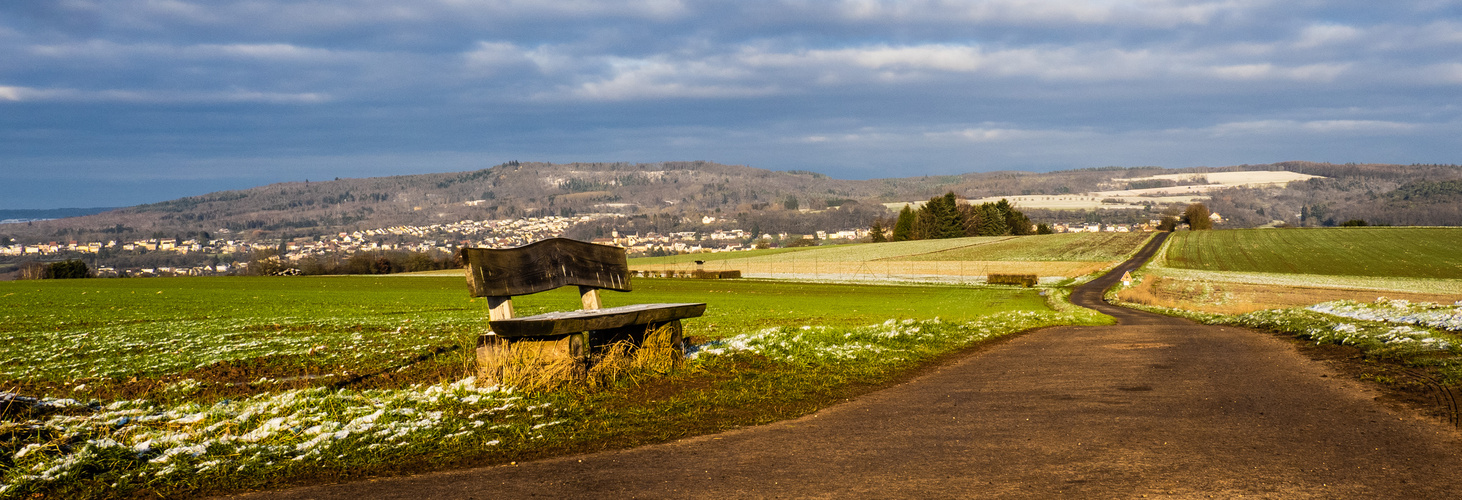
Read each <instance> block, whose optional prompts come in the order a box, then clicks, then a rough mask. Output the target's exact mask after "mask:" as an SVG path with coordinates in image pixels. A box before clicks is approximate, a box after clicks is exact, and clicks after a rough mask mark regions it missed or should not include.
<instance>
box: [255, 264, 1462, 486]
mask: <svg viewBox="0 0 1462 500" xmlns="http://www.w3.org/2000/svg"><path fill="white" fill-rule="evenodd" d="M1160 243H1161V238H1157V239H1154V240H1153V242H1151V243H1150V244H1149V246H1148V247H1146V248H1144V250H1143V251H1142V252H1139V254H1138V255H1137V256H1136V257H1135V258H1134V259H1133V260H1131V261H1129V262H1128V263H1126V264H1124V265H1123V266H1121V267H1119V268H1118V269H1116V270H1114V271H1113V272H1111V273H1109V274H1107V275H1106V276H1103V277H1102V278H1099V279H1097V280H1094V281H1093V282H1092V283H1090V284H1088V285H1087V286H1084V287H1082V288H1080V289H1078V291H1077V293H1074V294H1073V296H1072V301H1073V302H1075V303H1077V304H1079V305H1083V306H1086V307H1091V308H1095V309H1098V310H1101V311H1103V312H1106V313H1108V314H1111V315H1113V316H1114V317H1117V318H1118V320H1119V321H1120V324H1119V325H1115V326H1101V327H1057V328H1047V329H1042V330H1037V331H1033V332H1030V333H1028V334H1026V335H1023V336H1020V337H1018V338H1015V339H1012V340H1010V341H1008V342H1004V343H999V344H996V345H993V346H989V347H987V348H985V349H980V350H977V351H975V352H973V353H971V354H970V355H968V356H966V357H965V358H963V359H960V360H957V361H953V362H951V363H949V364H947V365H943V366H939V367H936V368H934V369H932V370H930V371H929V372H928V373H927V374H926V375H923V376H921V377H919V378H916V379H914V380H912V381H910V382H908V383H905V384H902V385H898V386H895V387H892V388H889V389H886V390H883V391H879V392H875V393H872V394H869V395H866V396H863V397H860V398H857V399H855V400H852V401H849V402H847V403H844V404H841V405H838V406H835V407H831V408H827V409H824V410H822V411H820V412H818V413H815V414H813V415H808V416H806V417H803V418H799V419H795V420H790V421H784V422H779V423H776V424H771V425H765V426H759V427H752V428H745V429H740V430H736V431H732V432H726V433H722V434H715V435H706V436H699V437H694V438H689V439H685V440H681V441H677V442H671V443H665V444H660V445H653V446H645V447H640V448H635V449H629V450H621V451H612V452H604V453H594V454H587V455H578V456H569V457H560V458H554V459H548V460H542V461H537V462H531V463H523V464H516V465H509V466H498V467H486V468H479V469H471V470H459V471H449V472H441V473H432V474H424V475H418V476H411V477H402V478H389V479H380V480H375V481H367V482H358V483H347V484H340V485H322V486H317V487H311V488H303V489H295V490H287V491H276V492H266V493H262V494H260V495H261V496H267V497H271V498H348V499H354V498H362V497H369V498H413V499H414V498H488V497H509V498H517V497H530V496H543V497H594V498H602V497H616V498H619V497H653V498H666V497H669V498H687V497H693V498H763V497H820V498H825V497H880V498H888V497H900V498H901V497H933V498H955V497H959V498H964V497H1002V498H1048V497H1054V496H1058V495H1069V496H1075V497H1084V498H1091V497H1095V498H1135V497H1142V496H1152V497H1158V496H1162V497H1167V498H1208V497H1219V498H1235V497H1260V498H1455V497H1456V496H1457V492H1458V491H1462V474H1458V473H1457V471H1458V465H1457V464H1458V458H1459V454H1462V437H1459V434H1458V432H1457V431H1456V429H1454V428H1453V427H1452V426H1450V425H1445V424H1442V423H1440V422H1438V421H1436V420H1433V419H1430V418H1426V417H1418V416H1416V415H1414V414H1411V413H1408V412H1397V411H1393V410H1391V409H1388V408H1387V407H1385V406H1383V405H1381V404H1380V403H1378V402H1377V401H1376V399H1377V398H1376V393H1375V392H1374V391H1373V390H1371V389H1368V388H1366V387H1365V386H1363V385H1361V384H1358V383H1355V382H1353V381H1350V380H1348V379H1344V378H1343V377H1339V376H1337V375H1338V374H1337V373H1336V372H1335V371H1334V370H1332V369H1330V368H1329V367H1327V365H1324V364H1322V363H1317V362H1314V361H1311V360H1310V359H1307V358H1306V357H1304V356H1303V355H1301V354H1300V353H1299V352H1298V351H1297V350H1296V348H1295V347H1294V345H1293V344H1292V343H1289V342H1287V341H1285V340H1283V339H1280V338H1278V337H1276V336H1273V335H1268V334H1263V333H1260V332H1254V331H1251V330H1246V329H1241V328H1234V327H1225V326H1203V325H1196V324H1193V323H1191V322H1189V321H1186V320H1182V319H1177V318H1170V317H1166V316H1159V315H1154V314H1149V313H1144V312H1140V311H1133V310H1128V309H1123V308H1118V307H1115V306H1111V305H1108V304H1105V303H1103V302H1102V301H1101V290H1102V289H1104V288H1106V287H1107V286H1109V285H1111V284H1112V283H1113V282H1114V281H1116V280H1117V279H1118V278H1119V277H1120V275H1121V273H1122V271H1123V270H1125V269H1126V268H1128V267H1129V266H1135V265H1136V264H1135V263H1138V262H1141V261H1142V260H1143V259H1145V258H1147V257H1148V256H1150V255H1151V252H1152V251H1154V250H1155V249H1156V247H1157V245H1158V244H1160ZM1448 394H1449V395H1450V393H1448ZM1447 401H1451V403H1447V402H1444V403H1443V404H1455V401H1454V400H1447ZM1453 408H1455V406H1454V407H1453ZM1454 412H1455V410H1454Z"/></svg>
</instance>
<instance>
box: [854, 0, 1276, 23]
mask: <svg viewBox="0 0 1462 500" xmlns="http://www.w3.org/2000/svg"><path fill="white" fill-rule="evenodd" d="M1262 3H1264V2H1258V1H1238V0H1220V1H1207V2H1204V1H1199V2H1185V1H1170V0H1129V1H1072V0H977V1H968V2H953V1H943V0H912V1H910V0H844V1H842V2H839V3H838V4H837V5H836V6H835V7H834V8H835V9H836V12H838V13H839V14H840V17H842V18H844V19H849V20H858V21H874V22H878V21H888V20H897V21H904V22H910V21H920V22H940V23H943V22H965V23H969V22H974V23H1015V24H1027V25H1035V24H1050V23H1056V24H1090V25H1135V26H1147V27H1162V28H1172V27H1176V26H1182V25H1203V24H1208V23H1210V22H1211V21H1213V20H1214V19H1215V18H1216V17H1218V16H1220V15H1222V14H1225V13H1234V12H1240V11H1242V10H1244V9H1246V8H1252V7H1253V6H1254V5H1255V4H1262Z"/></svg>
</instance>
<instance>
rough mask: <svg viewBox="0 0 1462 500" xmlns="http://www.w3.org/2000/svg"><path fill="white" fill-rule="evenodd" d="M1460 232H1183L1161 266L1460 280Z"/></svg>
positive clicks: (1373, 229) (1379, 229)
mask: <svg viewBox="0 0 1462 500" xmlns="http://www.w3.org/2000/svg"><path fill="white" fill-rule="evenodd" d="M1459 249H1462V228H1412V227H1404V228H1390V227H1360V228H1324V229H1239V230H1228V231H1184V232H1179V233H1174V234H1173V237H1172V238H1171V239H1170V241H1169V243H1168V246H1167V250H1166V257H1165V259H1164V261H1163V265H1164V266H1166V267H1169V268H1176V269H1196V270H1202V271H1237V272H1254V273H1287V274H1316V275H1332V276H1370V277H1399V278H1440V279H1462V251H1459Z"/></svg>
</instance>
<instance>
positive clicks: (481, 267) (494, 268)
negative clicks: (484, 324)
mask: <svg viewBox="0 0 1462 500" xmlns="http://www.w3.org/2000/svg"><path fill="white" fill-rule="evenodd" d="M460 255H461V256H462V262H463V263H464V264H466V266H467V267H466V271H465V272H466V275H467V286H468V288H469V289H470V290H471V292H472V296H473V297H494V296H497V297H503V296H515V295H527V294H530V293H538V292H543V291H548V290H552V289H554V288H558V287H561V286H566V285H579V286H587V287H593V288H608V289H610V290H618V291H621V292H628V291H630V290H631V288H630V279H629V264H628V260H627V256H626V255H625V251H624V249H623V248H619V247H614V246H609V245H596V244H593V243H584V242H582V241H575V240H571V239H567V238H552V239H547V240H543V241H539V242H536V243H530V244H528V245H524V246H521V247H517V248H506V249H492V248H463V249H462V250H461V253H460Z"/></svg>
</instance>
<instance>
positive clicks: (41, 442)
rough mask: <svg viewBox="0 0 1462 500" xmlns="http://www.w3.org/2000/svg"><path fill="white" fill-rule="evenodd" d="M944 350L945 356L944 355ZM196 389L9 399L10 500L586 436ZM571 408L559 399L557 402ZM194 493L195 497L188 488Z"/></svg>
mask: <svg viewBox="0 0 1462 500" xmlns="http://www.w3.org/2000/svg"><path fill="white" fill-rule="evenodd" d="M1093 317H1094V315H1092V314H1091V313H1090V312H1087V311H1084V310H1066V311H1060V312H1031V311H1018V312H1006V313H1000V314H995V315H991V316H987V317H984V318H981V319H978V320H974V321H968V322H950V321H941V320H939V319H933V320H924V321H915V320H892V319H890V320H888V321H885V322H883V323H880V324H876V325H869V326H864V327H854V328H845V327H840V328H835V327H823V326H813V325H806V326H801V327H778V328H768V329H764V330H760V331H756V332H751V333H744V334H740V335H735V336H732V337H728V338H724V339H719V340H715V341H711V342H709V343H706V344H702V345H699V346H694V347H693V348H692V349H691V354H690V357H691V358H692V363H701V362H706V361H709V360H713V359H715V358H718V357H724V356H735V355H739V354H755V355H760V356H763V357H766V358H769V359H771V360H775V361H784V362H788V363H790V364H791V365H792V366H802V367H804V368H801V369H808V370H818V368H817V367H819V366H821V367H832V366H852V365H858V366H865V367H872V368H873V369H877V367H882V366H892V365H896V364H899V363H903V362H905V361H907V360H909V359H912V358H914V357H917V356H920V355H927V354H928V353H929V352H931V351H937V350H939V349H947V348H950V347H951V346H959V345H966V344H969V343H971V342H976V341H979V340H983V339H987V338H992V337H996V336H1000V335H1005V334H1009V333H1012V332H1016V331H1020V330H1024V329H1028V328H1032V327H1037V326H1044V325H1050V324H1071V323H1079V322H1084V321H1086V322H1089V321H1092V318H1093ZM940 346H943V347H940ZM199 385H200V384H199V382H197V381H194V380H191V379H185V380H182V381H179V382H175V383H173V384H172V385H171V386H169V387H168V388H167V390H165V391H162V392H163V393H164V394H169V395H174V396H177V397H171V399H172V400H174V401H175V402H172V403H168V402H161V401H153V400H121V401H98V402H79V401H75V400H70V399H62V400H58V399H45V400H36V399H32V398H26V397H22V396H18V395H16V394H12V393H0V405H16V406H17V407H28V408H30V411H31V412H32V413H33V414H36V415H42V416H38V417H35V418H33V419H31V420H28V421H24V422H12V423H5V424H4V425H6V426H7V428H6V429H5V430H6V431H18V432H21V433H22V434H23V435H25V436H29V438H26V440H27V442H26V443H25V444H23V445H19V446H18V448H16V447H8V448H7V449H8V450H14V451H13V452H12V454H11V456H10V457H8V458H9V459H10V460H9V462H10V465H9V467H7V468H6V469H3V470H0V474H3V475H0V497H7V496H12V495H13V496H24V495H29V494H31V493H34V492H44V491H47V490H48V488H51V487H53V486H54V485H57V484H62V483H67V482H75V481H91V482H95V481H105V482H106V484H107V485H109V487H110V490H112V491H118V492H127V491H137V490H139V489H144V488H161V489H162V490H164V491H167V488H168V487H176V486H175V484H177V483H187V484H202V483H206V482H208V481H209V480H210V478H213V479H215V480H222V478H225V477H230V476H233V475H248V476H254V477H262V478H270V477H289V476H290V474H292V473H299V472H300V471H310V470H319V469H321V468H324V467H329V468H333V469H341V468H350V467H352V466H357V465H359V466H367V465H372V464H376V465H379V464H382V463H392V462H393V461H402V460H418V461H419V460H422V457H424V456H442V455H446V456H450V455H451V453H452V452H453V450H481V449H483V448H484V447H487V448H492V447H500V448H502V447H506V448H512V449H527V448H531V447H532V441H535V440H540V439H545V437H547V438H549V439H553V438H554V434H555V433H559V437H560V438H561V437H562V436H563V435H571V434H573V433H574V432H576V431H577V430H578V429H579V428H580V427H582V426H583V425H585V422H583V421H582V420H581V419H575V418H574V417H573V415H575V414H577V413H576V412H575V409H573V408H560V407H558V405H554V404H550V402H549V400H550V399H551V398H549V397H546V396H543V395H529V394H521V393H517V392H515V391H514V390H512V389H510V388H500V387H485V388H483V387H477V386H476V384H475V380H474V379H472V378H467V379H464V380H460V381H457V382H450V383H439V384H432V385H417V386H412V387H409V388H406V389H372V390H353V389H331V388H327V387H317V388H310V389H299V390H288V391H278V392H265V393H262V394H257V395H254V396H251V397H246V398H242V399H238V400H220V401H214V402H193V401H189V400H188V399H187V397H186V396H187V395H188V394H189V393H191V392H193V391H197V390H198V389H199ZM560 401H562V400H560ZM184 491H186V488H185V489H184Z"/></svg>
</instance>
